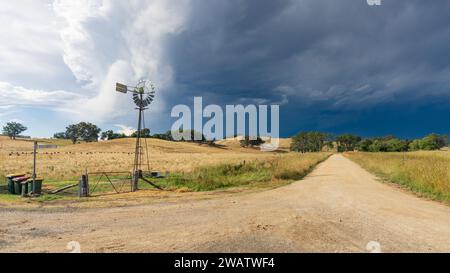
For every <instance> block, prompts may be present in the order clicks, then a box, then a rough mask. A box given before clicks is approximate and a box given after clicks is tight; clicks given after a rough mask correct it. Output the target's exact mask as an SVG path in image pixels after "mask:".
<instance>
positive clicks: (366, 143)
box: [356, 138, 373, 152]
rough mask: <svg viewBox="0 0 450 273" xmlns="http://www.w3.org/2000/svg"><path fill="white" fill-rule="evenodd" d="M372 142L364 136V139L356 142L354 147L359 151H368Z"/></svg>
mask: <svg viewBox="0 0 450 273" xmlns="http://www.w3.org/2000/svg"><path fill="white" fill-rule="evenodd" d="M372 144H373V141H372V140H371V139H368V138H365V139H363V140H361V141H360V142H358V144H357V145H356V149H358V151H361V152H369V151H370V146H371V145H372Z"/></svg>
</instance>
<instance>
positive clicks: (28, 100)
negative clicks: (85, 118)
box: [0, 82, 81, 110]
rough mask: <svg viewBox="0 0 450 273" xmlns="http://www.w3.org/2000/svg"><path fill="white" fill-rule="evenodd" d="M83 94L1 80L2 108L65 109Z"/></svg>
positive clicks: (0, 95)
mask: <svg viewBox="0 0 450 273" xmlns="http://www.w3.org/2000/svg"><path fill="white" fill-rule="evenodd" d="M79 99H81V96H80V95H78V94H76V93H72V92H67V91H61V90H59V91H45V90H33V89H27V88H24V87H21V86H14V85H11V84H10V83H7V82H0V109H5V110H8V109H10V108H13V107H14V106H39V107H49V108H52V109H55V110H63V109H64V108H65V107H68V104H69V103H70V102H71V101H74V100H79Z"/></svg>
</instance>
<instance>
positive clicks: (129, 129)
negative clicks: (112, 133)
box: [114, 124, 136, 136]
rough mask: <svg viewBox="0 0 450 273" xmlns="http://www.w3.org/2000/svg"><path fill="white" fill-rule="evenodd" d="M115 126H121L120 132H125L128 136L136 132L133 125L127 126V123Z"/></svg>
mask: <svg viewBox="0 0 450 273" xmlns="http://www.w3.org/2000/svg"><path fill="white" fill-rule="evenodd" d="M114 126H116V127H117V128H120V130H119V131H118V132H119V134H125V135H126V136H131V135H132V134H133V133H134V132H136V129H134V128H133V127H129V126H126V125H122V124H115V125H114Z"/></svg>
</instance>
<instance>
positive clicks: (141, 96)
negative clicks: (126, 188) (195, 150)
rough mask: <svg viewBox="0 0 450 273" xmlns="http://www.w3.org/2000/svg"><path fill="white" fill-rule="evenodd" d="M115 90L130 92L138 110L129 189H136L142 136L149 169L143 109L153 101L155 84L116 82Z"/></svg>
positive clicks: (140, 175) (141, 150) (138, 177)
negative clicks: (130, 84)
mask: <svg viewBox="0 0 450 273" xmlns="http://www.w3.org/2000/svg"><path fill="white" fill-rule="evenodd" d="M116 91H117V92H121V93H125V94H126V93H132V96H133V101H134V103H135V104H136V106H137V108H136V110H138V111H139V116H138V130H137V132H136V146H135V151H134V163H133V178H132V181H131V191H133V192H134V191H137V190H138V182H139V179H140V178H142V165H143V162H144V146H143V143H142V138H143V137H145V138H144V139H145V149H146V151H145V154H146V157H147V158H146V160H147V167H148V171H150V165H149V159H148V149H147V139H146V137H147V136H143V131H144V130H145V129H146V128H145V116H144V111H145V110H147V109H148V108H147V107H148V106H149V105H150V104H151V103H152V102H153V100H154V98H155V86H154V85H153V83H152V82H151V81H146V80H141V81H139V82H138V84H137V85H136V86H127V85H125V84H121V83H116Z"/></svg>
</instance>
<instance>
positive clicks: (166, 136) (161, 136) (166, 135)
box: [152, 131, 173, 141]
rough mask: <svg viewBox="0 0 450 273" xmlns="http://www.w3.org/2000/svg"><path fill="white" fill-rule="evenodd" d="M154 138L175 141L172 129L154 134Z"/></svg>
mask: <svg viewBox="0 0 450 273" xmlns="http://www.w3.org/2000/svg"><path fill="white" fill-rule="evenodd" d="M152 138H156V139H162V140H167V141H173V137H172V131H167V132H166V133H164V134H154V135H152Z"/></svg>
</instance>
